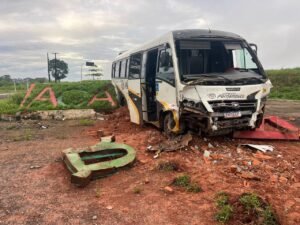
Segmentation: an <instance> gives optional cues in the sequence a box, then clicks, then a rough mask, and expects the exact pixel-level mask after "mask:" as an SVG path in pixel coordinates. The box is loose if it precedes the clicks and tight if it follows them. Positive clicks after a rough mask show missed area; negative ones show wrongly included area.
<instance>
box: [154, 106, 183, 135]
mask: <svg viewBox="0 0 300 225" xmlns="http://www.w3.org/2000/svg"><path fill="white" fill-rule="evenodd" d="M157 101H158V102H160V104H162V105H163V107H164V109H165V111H171V112H172V114H173V118H174V120H175V127H174V128H173V129H172V131H173V132H178V131H179V119H178V113H177V111H175V110H174V109H171V108H170V107H169V104H168V103H166V102H164V101H161V100H157Z"/></svg>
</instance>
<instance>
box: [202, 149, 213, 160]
mask: <svg viewBox="0 0 300 225" xmlns="http://www.w3.org/2000/svg"><path fill="white" fill-rule="evenodd" d="M210 154H211V152H210V151H207V150H205V151H204V153H203V156H204V157H207V158H209V157H210Z"/></svg>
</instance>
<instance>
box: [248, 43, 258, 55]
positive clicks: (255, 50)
mask: <svg viewBox="0 0 300 225" xmlns="http://www.w3.org/2000/svg"><path fill="white" fill-rule="evenodd" d="M249 45H250V47H251V48H252V50H253V51H254V52H255V54H257V45H256V44H253V43H251V44H249Z"/></svg>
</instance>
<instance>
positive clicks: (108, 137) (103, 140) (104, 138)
mask: <svg viewBox="0 0 300 225" xmlns="http://www.w3.org/2000/svg"><path fill="white" fill-rule="evenodd" d="M100 140H101V142H115V141H116V137H115V135H111V136H106V137H101V138H100Z"/></svg>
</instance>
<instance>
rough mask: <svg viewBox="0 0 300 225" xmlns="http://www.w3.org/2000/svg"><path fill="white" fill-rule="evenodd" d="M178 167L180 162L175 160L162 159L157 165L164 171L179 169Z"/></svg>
mask: <svg viewBox="0 0 300 225" xmlns="http://www.w3.org/2000/svg"><path fill="white" fill-rule="evenodd" d="M178 168H179V167H178V164H177V163H176V162H173V161H160V162H159V163H158V165H157V169H158V170H160V171H164V172H169V171H177V170H178Z"/></svg>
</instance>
